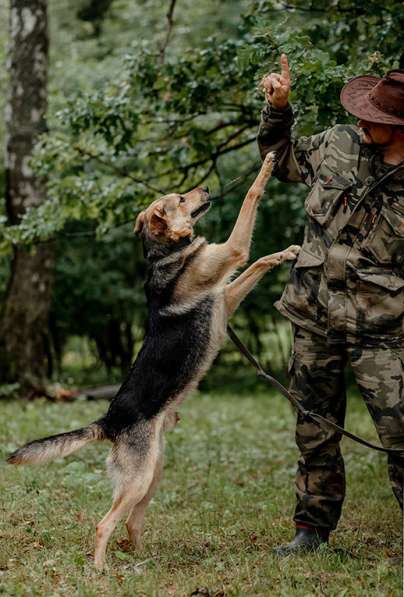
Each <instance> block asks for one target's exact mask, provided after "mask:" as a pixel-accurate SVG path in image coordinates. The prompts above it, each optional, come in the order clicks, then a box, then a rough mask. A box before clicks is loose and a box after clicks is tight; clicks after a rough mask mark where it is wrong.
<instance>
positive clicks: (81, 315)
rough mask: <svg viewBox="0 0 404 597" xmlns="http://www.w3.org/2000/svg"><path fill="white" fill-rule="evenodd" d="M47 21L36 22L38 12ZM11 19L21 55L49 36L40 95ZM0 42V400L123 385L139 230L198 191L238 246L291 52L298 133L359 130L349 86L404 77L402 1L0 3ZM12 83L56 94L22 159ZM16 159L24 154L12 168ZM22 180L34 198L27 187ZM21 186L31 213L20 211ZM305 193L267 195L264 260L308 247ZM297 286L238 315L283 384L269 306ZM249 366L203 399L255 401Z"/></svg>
mask: <svg viewBox="0 0 404 597" xmlns="http://www.w3.org/2000/svg"><path fill="white" fill-rule="evenodd" d="M38 7H40V8H41V11H40V12H38V19H37V20H36V21H35V23H36V24H35V23H34V25H32V23H31V24H30V21H29V10H31V9H32V10H34V11H35V10H36V8H38ZM27 10H28V12H27ZM13 11H14V13H13ZM24 11H25V12H24ZM13 14H14V15H15V19H16V20H15V23H20V25H21V27H22V29H21V31H22V32H23V33H24V31H26V32H27V35H28V37H27V38H26V41H27V42H28V41H29V35H30V34H32V35H35V34H38V36H39V38H38V39H39V42H38V43H39V44H40V43H42V42H43V40H44V39H45V38H48V41H49V46H48V50H49V51H48V52H46V51H44V54H43V69H42V72H41V73H40V75H41V76H42V78H41V77H40V79H38V81H39V82H38V81H37V82H36V83H35V80H34V79H32V78H31V79H30V80H29V81H25V82H24V77H25V78H27V77H29V75H31V76H32V73H30V72H29V71H30V70H31V69H30V67H29V64H30V62H29V60H30V57H29V55H28V56H27V52H25V54H24V37H22V38H20V39H19V40H17V39H16V36H18V35H19V32H18V27H13V26H12V22H13V19H12V18H11V17H12V15H13ZM27 19H28V20H27ZM24 20H25V21H24ZM31 25H32V28H31V29H32V30H30V27H31ZM24 27H25V29H24ZM35 27H36V29H37V31H35V30H34V29H35ZM0 31H1V47H0V52H1V56H0V58H1V62H2V64H3V65H4V67H3V68H2V69H1V71H0V104H1V105H0V111H1V112H2V113H5V114H6V115H7V118H6V119H5V120H4V121H3V119H1V121H0V143H1V146H2V148H3V154H2V157H1V160H0V188H1V197H2V199H1V200H0V330H1V334H0V393H1V395H3V396H11V395H15V396H22V397H26V396H32V395H34V394H38V393H44V392H45V393H49V392H51V393H52V390H50V389H49V388H50V384H51V382H53V383H55V382H58V383H60V384H62V385H63V386H68V387H80V386H87V387H88V386H89V385H94V384H100V383H111V382H114V381H119V380H120V379H121V378H122V375H123V374H124V373H125V371H127V369H128V367H129V366H130V363H131V362H132V360H133V358H134V355H135V354H136V352H137V350H138V348H139V346H140V343H141V339H142V336H143V333H144V325H145V316H146V313H145V299H144V295H143V283H144V277H145V264H144V261H143V255H142V248H141V246H140V243H139V241H138V240H137V239H136V238H135V237H134V235H133V221H134V219H135V217H136V215H137V213H138V212H139V210H140V209H142V208H143V207H144V206H145V205H146V204H148V203H149V202H150V201H152V200H153V199H155V198H156V197H158V196H159V195H160V194H162V193H164V192H168V191H172V190H176V191H178V192H185V191H186V190H187V189H190V188H192V187H194V186H196V185H199V184H202V183H203V184H208V185H209V187H210V189H211V190H212V192H213V194H214V195H215V197H216V198H217V199H218V201H217V204H216V206H215V207H214V208H213V209H212V210H211V211H210V213H209V214H208V216H207V217H206V218H205V219H204V220H203V222H202V223H201V225H200V226H199V231H200V232H201V233H203V234H204V235H206V236H207V237H208V238H209V239H214V240H216V241H219V240H221V239H224V238H225V237H226V235H227V234H228V232H229V230H230V228H231V226H232V223H233V222H234V220H235V217H236V214H237V211H238V209H239V206H240V203H241V200H242V198H243V196H244V194H245V192H246V190H247V188H248V185H249V184H250V182H251V181H252V180H253V178H254V175H255V173H256V172H257V170H258V168H259V163H260V160H259V156H258V150H257V146H256V142H255V136H256V131H257V127H258V122H259V116H260V110H261V109H262V107H263V96H262V93H261V91H260V90H259V85H258V83H259V81H260V79H261V77H262V75H263V74H265V73H266V72H268V71H270V70H274V69H277V68H278V61H279V56H280V53H281V52H285V53H287V54H288V56H289V59H290V64H291V72H292V76H293V90H292V102H293V106H294V109H295V113H296V134H312V133H314V132H318V131H319V130H322V129H324V128H326V127H328V126H331V125H333V124H335V123H336V122H347V121H352V120H351V119H350V118H349V117H348V115H347V114H345V113H344V111H343V109H342V107H341V106H340V104H339V91H340V89H341V87H342V86H343V84H344V83H345V82H346V81H347V80H348V79H349V78H350V77H352V76H355V75H358V74H366V73H371V74H375V75H380V74H382V73H384V72H386V70H388V69H391V68H395V67H398V66H399V65H401V66H403V54H402V44H401V43H400V39H401V32H402V5H401V2H396V1H395V0H388V1H386V2H383V3H381V2H379V1H377V0H369V1H368V2H366V3H363V2H361V1H359V0H331V1H328V2H324V1H321V0H320V1H316V2H314V1H307V0H305V1H300V0H295V1H294V2H283V1H279V2H278V1H275V0H269V1H268V0H259V1H258V0H254V1H250V0H232V1H231V2H230V1H229V2H218V1H214V0H206V1H204V2H203V3H195V2H192V1H191V0H177V1H175V0H167V2H166V3H164V2H161V1H158V0H138V1H136V2H134V1H132V0H98V1H97V0H69V2H64V1H63V0H49V2H48V3H46V1H45V0H24V1H15V0H12V1H11V3H10V5H9V6H8V5H7V3H6V2H5V0H2V3H1V6H0ZM21 31H20V34H21ZM41 36H42V42H41ZM21 39H22V40H23V42H21ZM17 42H18V43H17ZM26 47H28V45H26ZM7 48H9V50H8V55H9V64H8V67H6V66H5V65H6V55H7ZM18 84H20V85H21V86H22V87H21V88H23V89H27V90H29V89H30V87H29V86H30V85H31V87H32V86H34V87H35V86H36V85H42V87H43V89H45V90H46V89H47V93H46V99H44V98H42V100H41V101H42V104H41V108H40V109H41V110H42V111H43V113H42V114H41V117H40V118H37V119H36V120H35V118H34V120H32V119H31V122H30V123H29V126H31V133H30V135H31V137H30V139H31V141H32V143H31V144H30V143H28V144H27V143H26V144H25V150H24V148H22V149H21V143H20V144H19V137H18V135H20V136H21V130H24V128H23V126H24V123H23V126H22V125H21V122H22V121H21V119H22V120H24V118H25V119H27V118H28V119H29V115H28V117H27V115H26V114H25V116H24V114H23V112H24V108H23V107H22V106H18V105H14V106H13V105H12V103H13V101H15V99H16V98H17V96H18ZM24 85H25V87H24ZM33 93H34V95H35V92H33ZM38 101H39V100H38ZM29 102H30V96H29V93H28V95H25V96H24V103H25V105H26V104H27V103H28V104H29ZM38 110H39V108H38ZM31 116H32V115H31ZM19 118H20V121H19ZM25 124H27V123H26V122H25ZM16 131H17V133H16ZM17 137H18V138H17ZM13 139H14V145H13ZM16 139H17V140H16ZM22 145H24V144H22ZM16 147H17V150H16V149H15V148H16ZM13 151H17V153H18V151H20V153H21V151H22V152H24V151H25V154H23V155H20V157H19V159H17V160H15V159H14V158H13V159H11V158H12V153H13ZM31 154H32V156H31ZM10 156H11V158H10ZM18 168H20V170H21V172H18ZM13 169H14V171H13ZM19 176H20V177H21V176H22V178H23V177H24V176H28V178H29V181H30V184H28V186H27V180H28V179H27V180H25V181H24V180H23V183H22V184H23V185H25V186H23V187H18V184H17V183H16V182H15V181H16V179H18V177H19ZM13 181H14V182H13ZM17 182H18V181H17ZM31 183H32V184H31ZM13 184H14V185H17V186H16V187H15V188H14V190H13V188H11V187H12V185H13ZM18 188H20V189H23V190H22V192H21V193H22V194H21V197H22V198H21V201H20V204H18V197H17V201H15V200H14V203H13V199H10V197H13V196H14V199H15V197H16V195H18ZM16 189H17V191H16ZM27 189H28V190H27ZM13 193H14V195H13ZM30 193H31V194H32V197H30ZM305 193H306V189H305V187H304V186H303V185H297V184H296V185H291V184H289V185H283V184H281V183H279V182H277V181H276V180H272V181H271V183H270V185H269V188H268V191H267V194H266V198H265V200H264V202H263V205H262V207H261V208H260V213H259V217H258V221H257V227H256V232H255V237H254V247H253V255H252V258H254V257H256V256H261V255H264V254H269V253H271V252H275V251H277V250H280V249H282V248H284V247H286V246H287V245H289V244H291V243H299V242H300V241H301V238H302V232H303V223H304V212H303V202H304V196H305ZM287 275H288V267H286V266H285V267H282V268H279V269H277V270H275V271H274V272H272V273H271V274H270V275H268V276H266V277H265V278H264V280H263V281H262V282H261V283H260V285H259V286H258V287H257V288H256V289H255V290H254V292H253V293H252V294H251V295H250V296H249V297H248V299H247V300H246V301H245V303H244V304H243V306H242V307H241V308H240V310H239V312H238V313H237V315H236V317H235V325H236V327H237V328H238V329H239V330H240V331H241V332H242V334H243V336H244V338H245V339H246V340H247V341H248V343H249V345H250V347H251V348H252V349H253V351H254V352H255V353H256V354H257V355H258V356H260V357H261V358H262V359H263V361H264V363H266V364H269V365H270V366H271V367H272V369H274V370H275V371H276V372H277V373H278V374H280V375H282V374H283V373H284V371H285V367H286V362H287V358H288V352H289V344H290V339H289V328H288V324H287V323H285V322H284V321H282V319H281V318H280V316H279V315H278V314H277V312H276V310H275V309H274V307H273V303H274V301H275V300H276V299H277V298H278V297H279V295H280V293H281V291H282V287H283V285H284V284H285V281H286V279H287ZM239 358H240V357H239V356H238V355H237V354H236V353H235V351H234V349H233V348H232V347H231V346H230V344H228V345H227V346H226V348H225V350H224V351H223V354H222V355H221V357H220V358H219V363H218V364H217V366H216V367H215V368H214V370H213V371H212V373H211V376H210V377H208V379H207V381H206V382H205V388H209V387H211V386H213V385H215V384H216V385H217V384H218V383H219V384H220V387H221V388H223V387H228V388H229V389H230V390H231V389H232V388H234V387H235V384H237V388H238V389H240V388H241V387H243V386H244V387H250V385H251V384H253V383H254V380H253V378H252V377H251V376H249V374H248V373H246V369H245V368H244V367H243V368H240V367H237V368H236V367H234V365H235V364H236V363H237V362H238V360H239Z"/></svg>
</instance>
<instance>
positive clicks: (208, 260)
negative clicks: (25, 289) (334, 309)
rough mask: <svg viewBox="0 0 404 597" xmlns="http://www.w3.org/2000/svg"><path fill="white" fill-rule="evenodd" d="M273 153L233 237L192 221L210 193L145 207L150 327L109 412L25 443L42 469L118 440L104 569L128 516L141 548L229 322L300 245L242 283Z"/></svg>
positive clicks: (104, 523)
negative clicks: (213, 236) (202, 232)
mask: <svg viewBox="0 0 404 597" xmlns="http://www.w3.org/2000/svg"><path fill="white" fill-rule="evenodd" d="M273 160H274V155H273V154H268V155H267V156H266V158H265V160H264V162H263V164H262V167H261V170H260V172H259V174H258V176H257V178H256V180H255V181H254V183H253V184H252V186H251V188H250V189H249V191H248V193H247V195H246V197H245V199H244V201H243V204H242V207H241V210H240V212H239V215H238V217H237V221H236V223H235V225H234V228H233V230H232V232H231V234H230V236H229V238H228V240H227V241H226V242H224V243H221V244H208V242H207V241H206V240H205V238H202V237H194V225H195V224H196V222H197V221H198V220H199V219H200V218H201V217H202V216H203V215H204V214H205V213H206V212H207V211H208V209H209V207H210V205H211V200H210V196H209V192H208V190H207V189H203V188H196V189H194V190H192V191H190V192H188V193H186V194H184V195H179V194H175V193H172V194H169V195H165V196H163V197H161V198H160V199H157V200H156V201H154V202H153V203H152V204H151V205H150V206H149V207H148V208H146V209H145V210H144V211H142V212H141V213H140V214H139V215H138V217H137V220H136V223H135V232H136V233H137V234H138V235H140V236H141V237H142V239H143V243H144V251H145V257H146V259H147V261H148V278H147V282H146V285H145V290H146V297H147V303H148V325H147V332H146V335H145V339H144V342H143V345H142V348H141V349H140V352H139V354H138V356H137V358H136V360H135V362H134V364H133V365H132V368H131V370H130V372H129V374H128V376H127V378H126V380H125V381H124V383H123V384H122V386H121V388H120V389H119V391H118V393H117V394H116V396H115V398H114V399H113V400H112V402H111V404H110V407H109V409H108V411H107V413H106V414H105V415H104V416H103V417H102V418H101V419H99V420H98V421H95V422H93V423H91V424H89V425H88V426H87V427H84V428H82V429H78V430H75V431H70V432H68V433H61V434H59V435H54V436H52V437H48V438H45V439H40V440H36V441H33V442H30V443H28V444H26V445H25V446H24V447H22V448H20V449H19V450H17V451H16V452H14V453H13V454H11V455H10V456H9V458H8V462H9V463H11V464H28V463H44V462H48V461H49V460H51V459H53V458H60V457H63V456H67V455H68V454H71V453H72V452H74V451H76V450H78V449H79V448H81V447H83V446H84V445H86V444H88V443H89V442H93V441H97V440H110V441H111V442H112V450H111V453H110V456H109V457H108V461H107V464H108V470H109V474H110V476H111V477H112V480H113V484H114V493H113V502H112V506H111V508H110V510H109V511H108V513H107V514H106V515H105V516H104V518H103V519H102V520H101V522H100V523H99V524H98V525H97V528H96V546H95V556H94V561H95V566H96V568H97V569H98V570H102V569H103V567H104V564H105V554H106V547H107V543H108V540H109V538H110V536H111V534H112V532H113V531H114V529H115V527H116V525H117V524H118V522H119V521H120V520H121V519H122V517H124V516H126V517H127V521H126V527H127V531H128V534H129V539H130V540H131V542H132V543H133V545H134V546H135V548H138V549H140V547H141V536H142V529H143V524H144V517H145V512H146V508H147V506H148V504H149V502H150V500H151V498H152V496H153V495H154V493H155V491H156V489H157V486H158V483H159V480H160V478H161V474H162V469H163V451H164V445H163V444H164V437H163V436H164V431H165V430H168V429H170V428H173V427H174V426H175V424H176V422H177V420H178V415H177V411H178V408H179V406H180V404H181V403H182V401H183V400H184V398H185V397H186V395H187V394H188V393H189V392H190V391H191V390H193V389H195V388H196V387H197V385H198V383H199V381H200V380H201V378H202V377H203V376H204V374H205V373H206V372H207V370H208V369H209V367H210V365H211V363H212V361H213V360H214V358H215V357H216V355H217V353H218V351H219V349H220V347H221V345H222V344H223V342H224V340H225V338H226V327H227V321H228V319H229V317H231V315H232V314H233V313H234V311H235V310H236V309H237V307H238V306H239V304H240V303H241V301H242V300H243V299H244V298H245V297H246V296H247V294H248V293H249V292H250V291H251V290H252V288H253V287H254V286H255V285H256V283H257V282H258V281H259V280H260V279H261V278H262V276H263V275H264V274H265V273H266V272H268V271H269V270H271V269H272V268H274V267H275V266H277V265H279V264H280V263H282V262H284V261H287V260H294V259H295V258H296V257H297V254H298V252H299V248H300V247H298V246H295V245H293V246H290V247H289V248H288V249H286V250H284V251H282V252H279V253H275V254H273V255H268V256H265V257H262V258H261V259H259V260H258V261H256V262H255V263H253V264H252V265H251V266H250V267H248V268H247V269H246V270H245V271H244V272H243V273H242V274H241V275H239V276H238V277H237V278H235V279H232V278H233V277H234V274H235V273H236V272H237V270H238V269H239V268H240V267H242V266H243V265H245V264H246V262H247V260H248V258H249V252H250V245H251V238H252V234H253V228H254V223H255V218H256V213H257V208H258V205H259V202H260V199H261V197H262V195H263V193H264V189H265V185H266V183H267V181H268V179H269V178H270V176H271V173H272V168H273Z"/></svg>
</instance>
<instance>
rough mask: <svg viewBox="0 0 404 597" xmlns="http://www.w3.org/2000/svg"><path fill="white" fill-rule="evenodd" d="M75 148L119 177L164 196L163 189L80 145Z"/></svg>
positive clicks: (74, 146)
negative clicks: (136, 176)
mask: <svg viewBox="0 0 404 597" xmlns="http://www.w3.org/2000/svg"><path fill="white" fill-rule="evenodd" d="M73 148H74V149H75V150H76V151H77V152H78V153H79V154H80V155H83V156H86V157H88V158H91V159H93V160H95V161H96V162H98V163H99V164H102V165H103V166H106V167H107V168H109V169H110V170H112V171H113V172H115V173H116V174H119V176H124V177H125V178H129V179H130V180H133V182H136V183H137V184H141V185H143V186H144V187H146V188H147V189H149V190H150V191H153V192H155V193H160V194H164V191H163V190H162V189H159V188H158V187H155V186H153V185H151V184H149V183H148V182H145V181H144V180H141V179H140V178H135V177H134V176H132V174H130V173H129V172H127V171H126V170H125V169H124V168H119V166H116V165H115V164H112V163H110V162H107V161H106V160H103V159H102V158H101V157H100V156H98V155H96V154H94V153H91V151H87V150H86V149H83V147H80V146H79V145H73Z"/></svg>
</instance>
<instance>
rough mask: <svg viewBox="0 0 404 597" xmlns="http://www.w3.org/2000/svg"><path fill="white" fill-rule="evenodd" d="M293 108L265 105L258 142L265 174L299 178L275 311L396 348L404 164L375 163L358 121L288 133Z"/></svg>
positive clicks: (331, 334)
mask: <svg viewBox="0 0 404 597" xmlns="http://www.w3.org/2000/svg"><path fill="white" fill-rule="evenodd" d="M292 124H293V112H292V109H291V108H290V107H288V108H287V109H285V110H283V111H279V110H274V109H273V108H270V107H269V106H267V107H266V108H265V109H264V110H263V112H262V119H261V124H260V128H259V132H258V144H259V148H260V152H261V155H262V156H265V155H266V153H267V152H268V151H276V152H277V166H276V169H275V175H276V176H277V177H278V178H279V179H280V180H283V181H296V182H304V183H305V184H306V185H307V186H308V187H309V188H310V191H309V194H308V196H307V198H306V201H305V205H304V207H305V210H306V213H307V215H308V218H307V224H306V227H305V235H304V242H303V245H302V250H301V252H300V255H299V257H298V259H297V261H296V263H295V264H294V266H293V267H292V270H291V274H290V279H289V282H288V284H287V286H286V288H285V290H284V292H283V295H282V297H281V299H280V300H279V301H278V303H276V307H277V308H278V310H279V311H280V312H281V313H282V314H283V315H284V316H285V317H287V318H288V319H290V320H291V321H293V322H294V323H297V324H298V325H300V326H302V327H304V328H306V329H309V330H311V331H314V332H316V333H318V334H321V335H324V336H327V337H328V339H329V341H330V342H332V343H342V342H348V343H353V344H360V345H363V346H373V345H377V346H381V345H382V346H385V347H404V327H403V323H404V322H403V313H404V163H403V162H402V163H401V164H400V165H399V166H388V165H386V164H384V163H383V162H382V160H381V158H380V155H379V154H378V153H377V152H375V149H374V148H373V147H372V146H368V145H365V144H363V143H362V141H361V139H362V137H361V131H360V129H359V128H357V127H355V126H350V125H337V126H335V127H333V128H330V129H328V130H326V131H324V132H323V133H320V134H318V135H313V136H312V137H301V138H299V139H296V140H294V139H292V138H291V126H292Z"/></svg>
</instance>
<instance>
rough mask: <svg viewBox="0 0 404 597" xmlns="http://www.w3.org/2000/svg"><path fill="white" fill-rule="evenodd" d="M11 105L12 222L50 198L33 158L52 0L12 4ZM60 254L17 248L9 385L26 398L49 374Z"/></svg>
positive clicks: (5, 334) (5, 358)
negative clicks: (49, 1)
mask: <svg viewBox="0 0 404 597" xmlns="http://www.w3.org/2000/svg"><path fill="white" fill-rule="evenodd" d="M9 35H10V41H9V56H8V73H9V77H10V83H9V89H10V92H9V98H8V102H7V106H6V135H7V137H6V209H7V216H8V220H9V223H10V224H18V223H19V221H20V220H21V217H22V216H23V214H24V213H25V211H26V210H27V209H28V208H30V207H35V206H38V205H40V204H41V203H42V202H43V201H44V200H45V198H46V196H45V188H44V185H43V183H42V182H41V181H40V180H38V178H37V177H36V176H35V175H34V173H33V172H32V169H31V166H30V158H31V155H32V151H33V148H34V145H35V143H36V142H37V140H38V135H39V134H40V133H41V132H43V131H44V130H45V129H46V124H45V118H46V109H47V71H48V31H47V3H46V0H10V31H9ZM53 264H54V251H53V247H52V245H51V244H40V245H38V246H36V247H34V248H33V249H27V248H21V247H16V248H15V250H14V256H13V260H12V268H11V277H10V280H9V285H8V291H7V297H6V304H5V308H4V314H3V320H2V325H1V342H2V356H1V361H2V363H1V364H2V367H1V377H2V380H4V381H13V382H18V383H19V384H20V394H21V395H22V396H27V395H28V394H30V393H32V391H38V390H41V389H42V388H43V386H44V383H45V380H46V373H47V362H46V361H47V359H46V341H45V340H46V335H47V334H48V315H49V307H50V300H51V289H52V278H53Z"/></svg>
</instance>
